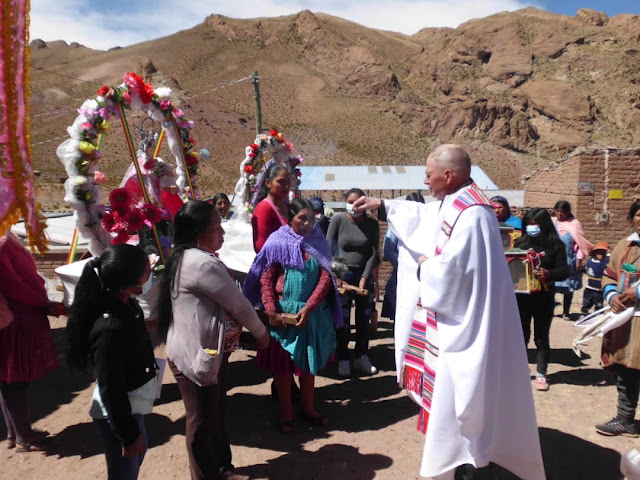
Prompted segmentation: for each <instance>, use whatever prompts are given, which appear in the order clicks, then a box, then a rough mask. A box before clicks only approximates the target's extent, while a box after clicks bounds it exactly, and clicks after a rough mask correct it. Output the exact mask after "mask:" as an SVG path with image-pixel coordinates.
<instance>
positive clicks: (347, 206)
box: [344, 203, 361, 218]
mask: <svg viewBox="0 0 640 480" xmlns="http://www.w3.org/2000/svg"><path fill="white" fill-rule="evenodd" d="M344 208H345V210H346V211H347V213H348V214H349V215H351V216H352V217H354V218H355V217H359V216H360V215H361V214H360V213H356V212H355V211H354V210H353V205H352V204H351V203H346V204H345V206H344Z"/></svg>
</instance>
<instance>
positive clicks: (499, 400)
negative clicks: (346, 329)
mask: <svg viewBox="0 0 640 480" xmlns="http://www.w3.org/2000/svg"><path fill="white" fill-rule="evenodd" d="M425 173H426V178H425V182H424V183H425V184H426V185H427V186H428V187H429V190H430V192H431V195H432V196H433V197H435V198H436V199H437V200H438V202H437V203H436V207H434V206H432V205H428V204H427V205H423V204H419V203H414V202H402V201H395V200H391V201H389V200H387V201H384V202H383V201H381V200H378V199H373V198H369V197H361V198H360V199H358V200H356V202H355V203H354V205H353V206H354V210H356V211H363V210H373V209H379V218H380V219H381V220H385V219H386V220H387V221H388V222H389V227H390V228H391V230H392V232H393V233H394V234H395V235H396V236H397V237H398V239H399V241H400V246H401V247H402V248H405V249H406V252H407V255H405V258H407V261H406V263H405V265H411V263H412V262H413V264H414V265H416V267H417V268H416V269H414V270H413V274H412V277H413V278H415V282H419V283H416V285H417V287H416V288H414V289H411V288H407V289H406V294H407V295H414V297H416V298H413V299H409V298H406V299H403V300H402V301H401V299H400V298H398V305H403V302H404V301H410V300H413V301H414V303H417V307H416V308H415V311H414V315H413V319H412V320H411V327H410V328H407V326H406V325H404V326H400V325H398V328H399V329H400V330H401V331H402V334H401V335H399V334H398V332H396V342H397V343H398V344H397V345H396V348H397V349H399V350H401V351H403V353H401V354H400V355H399V357H400V358H399V362H400V365H399V370H400V371H399V379H400V382H401V384H402V385H403V386H404V387H405V388H407V389H408V390H409V391H410V392H411V393H412V397H413V398H414V400H416V401H417V402H418V403H419V405H420V406H421V412H420V416H419V422H418V428H419V429H420V430H422V431H424V432H425V448H424V454H423V459H422V467H421V470H420V474H421V475H422V476H425V477H433V478H434V479H437V480H454V479H455V480H459V479H460V480H472V479H473V480H476V479H490V478H496V477H495V475H496V470H497V469H496V465H499V466H500V467H502V468H505V469H507V470H509V471H511V472H512V473H514V474H516V475H518V476H519V477H520V478H522V479H523V480H543V479H544V478H545V473H544V466H543V463H542V455H541V452H540V441H539V436H538V427H537V422H536V414H535V406H534V403H533V395H532V388H531V381H530V376H529V370H528V364H527V358H526V350H525V347H524V345H523V343H522V327H521V325H520V319H519V315H518V305H517V303H516V298H515V293H514V289H513V284H512V281H511V276H510V274H509V271H508V268H507V263H506V261H505V256H504V251H503V247H502V242H501V239H500V229H499V226H498V221H497V219H496V216H495V214H494V212H493V204H492V203H491V202H490V201H489V200H488V199H487V197H486V196H485V195H484V193H483V192H482V191H481V190H480V189H479V188H478V187H477V186H476V185H475V183H474V182H473V180H472V179H471V177H470V175H471V160H470V158H469V155H468V154H467V152H466V151H465V150H464V149H463V148H461V147H459V146H457V145H441V146H439V147H437V148H436V149H434V150H433V151H432V152H431V153H430V154H429V156H428V158H427V164H426V169H425ZM399 269H400V267H399ZM399 271H400V270H399ZM412 292H414V293H412ZM405 318H406V315H405ZM396 322H398V319H397V315H396ZM407 331H408V332H409V334H408V338H407Z"/></svg>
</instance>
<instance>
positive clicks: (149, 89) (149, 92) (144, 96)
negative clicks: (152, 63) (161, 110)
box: [138, 83, 155, 103]
mask: <svg viewBox="0 0 640 480" xmlns="http://www.w3.org/2000/svg"><path fill="white" fill-rule="evenodd" d="M138 91H139V93H140V100H141V101H142V103H151V99H152V98H153V96H154V95H155V93H154V91H153V86H152V85H151V84H150V83H143V84H142V85H141V86H140V88H139V89H138Z"/></svg>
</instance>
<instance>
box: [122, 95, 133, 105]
mask: <svg viewBox="0 0 640 480" xmlns="http://www.w3.org/2000/svg"><path fill="white" fill-rule="evenodd" d="M122 100H124V103H126V104H127V105H131V94H130V93H129V92H123V93H122Z"/></svg>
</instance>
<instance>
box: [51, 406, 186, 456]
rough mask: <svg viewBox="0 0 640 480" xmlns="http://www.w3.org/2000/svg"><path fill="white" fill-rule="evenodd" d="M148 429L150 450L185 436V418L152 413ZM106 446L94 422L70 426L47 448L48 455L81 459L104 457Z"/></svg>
mask: <svg viewBox="0 0 640 480" xmlns="http://www.w3.org/2000/svg"><path fill="white" fill-rule="evenodd" d="M144 421H145V427H146V429H147V438H148V441H149V448H154V447H157V446H160V445H163V444H165V443H167V442H168V441H169V440H170V439H171V437H173V436H174V435H184V431H185V418H184V417H181V418H178V419H177V420H176V421H175V422H172V421H171V419H170V418H168V417H165V416H164V415H158V414H155V413H152V414H150V415H146V416H145V417H144ZM103 453H104V446H103V444H102V442H101V441H100V438H99V436H98V432H97V430H96V427H95V425H94V424H93V422H85V423H77V424H75V425H69V426H68V427H66V428H65V429H64V430H62V431H61V432H59V433H58V434H57V435H55V436H54V437H52V438H51V440H50V443H49V444H48V446H47V455H53V456H58V457H59V458H62V457H74V456H79V457H80V458H87V457H92V456H94V455H102V454H103Z"/></svg>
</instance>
